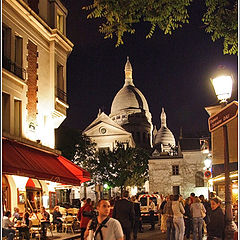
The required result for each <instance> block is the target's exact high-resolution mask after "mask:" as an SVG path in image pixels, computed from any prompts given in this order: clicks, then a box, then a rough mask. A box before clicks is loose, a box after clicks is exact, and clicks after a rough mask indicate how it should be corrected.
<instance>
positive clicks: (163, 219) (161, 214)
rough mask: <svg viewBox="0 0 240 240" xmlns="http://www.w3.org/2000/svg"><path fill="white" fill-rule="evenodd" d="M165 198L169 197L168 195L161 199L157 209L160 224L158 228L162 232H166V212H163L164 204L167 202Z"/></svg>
mask: <svg viewBox="0 0 240 240" xmlns="http://www.w3.org/2000/svg"><path fill="white" fill-rule="evenodd" d="M167 198H169V196H166V197H165V198H164V199H163V201H162V203H161V205H160V209H159V212H160V216H161V226H160V229H161V231H162V233H165V232H167V214H166V213H164V212H163V209H164V206H165V204H166V203H167Z"/></svg>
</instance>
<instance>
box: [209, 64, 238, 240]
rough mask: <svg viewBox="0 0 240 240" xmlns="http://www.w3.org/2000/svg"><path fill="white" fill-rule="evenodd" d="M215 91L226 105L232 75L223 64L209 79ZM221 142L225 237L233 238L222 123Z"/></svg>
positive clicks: (224, 131)
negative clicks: (223, 176) (222, 151)
mask: <svg viewBox="0 0 240 240" xmlns="http://www.w3.org/2000/svg"><path fill="white" fill-rule="evenodd" d="M211 82H212V84H213V87H214V90H215V93H216V95H217V98H218V100H219V101H220V104H222V106H225V105H227V99H229V98H230V97H231V94H232V83H233V80H232V76H231V74H230V73H229V72H228V71H227V69H225V68H224V67H223V66H220V67H219V68H218V69H217V72H216V74H215V75H214V77H213V79H211ZM223 138H224V141H223V144H224V171H225V221H226V225H225V239H229V240H230V239H233V238H234V232H235V231H236V225H235V223H234V222H233V214H232V195H231V184H230V176H229V175H230V169H229V148H228V132H227V125H226V124H224V125H223Z"/></svg>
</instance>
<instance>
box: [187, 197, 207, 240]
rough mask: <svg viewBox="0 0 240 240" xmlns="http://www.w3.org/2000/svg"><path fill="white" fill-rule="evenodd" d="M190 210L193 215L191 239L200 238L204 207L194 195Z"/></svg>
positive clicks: (204, 212)
mask: <svg viewBox="0 0 240 240" xmlns="http://www.w3.org/2000/svg"><path fill="white" fill-rule="evenodd" d="M190 211H191V214H192V217H193V240H202V228H203V218H204V217H205V216H206V209H205V207H204V206H203V204H202V203H201V201H200V199H199V198H198V197H194V199H193V203H192V204H191V207H190Z"/></svg>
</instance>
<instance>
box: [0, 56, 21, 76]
mask: <svg viewBox="0 0 240 240" xmlns="http://www.w3.org/2000/svg"><path fill="white" fill-rule="evenodd" d="M2 64H3V68H5V69H6V70H8V71H10V72H12V73H14V74H15V75H16V76H18V77H20V78H21V79H23V80H25V79H26V70H25V69H24V68H22V66H19V65H18V64H17V63H15V62H12V61H11V59H9V58H8V57H6V56H3V62H2Z"/></svg>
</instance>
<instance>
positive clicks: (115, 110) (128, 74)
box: [83, 58, 153, 149]
mask: <svg viewBox="0 0 240 240" xmlns="http://www.w3.org/2000/svg"><path fill="white" fill-rule="evenodd" d="M124 71H125V81H124V85H123V87H122V88H121V89H120V90H119V91H118V93H117V94H116V96H115V97H114V99H113V102H112V106H111V113H110V115H109V116H108V115H107V114H105V113H104V112H101V111H100V112H99V113H98V116H97V118H96V119H95V120H94V121H93V122H92V123H91V124H90V125H89V126H88V127H87V128H86V129H85V130H84V131H83V133H84V134H86V135H87V136H89V137H90V138H91V139H92V141H94V142H96V143H97V147H98V148H108V149H113V148H114V147H115V146H116V143H117V142H122V143H126V144H128V145H129V146H131V147H135V146H138V147H143V148H151V147H152V131H153V125H152V115H151V113H150V111H149V107H148V103H147V100H146V99H145V97H144V95H143V94H142V93H141V91H140V90H139V89H138V88H136V87H135V85H134V82H133V78H132V72H133V70H132V66H131V63H130V61H129V58H127V62H126V64H125V70H124Z"/></svg>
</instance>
